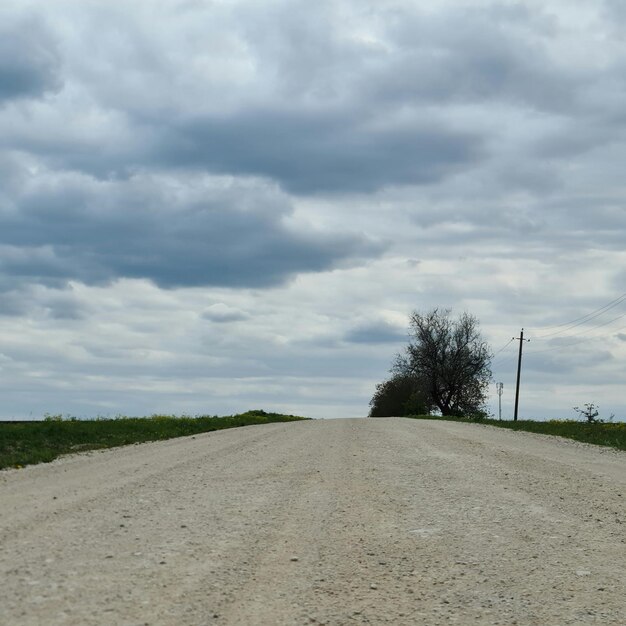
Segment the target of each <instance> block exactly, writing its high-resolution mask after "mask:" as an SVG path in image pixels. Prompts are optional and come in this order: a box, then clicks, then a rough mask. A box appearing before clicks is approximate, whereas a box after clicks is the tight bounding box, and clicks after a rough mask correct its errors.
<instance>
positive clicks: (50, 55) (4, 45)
mask: <svg viewBox="0 0 626 626" xmlns="http://www.w3.org/2000/svg"><path fill="white" fill-rule="evenodd" d="M60 86H61V79H60V56H59V53H58V50H57V46H56V42H55V40H54V38H53V37H52V36H51V34H50V33H49V32H48V30H47V29H46V28H45V26H44V25H43V24H42V23H41V22H40V21H39V20H37V19H34V18H32V19H21V20H15V21H13V20H8V21H7V22H5V23H4V24H2V23H0V103H2V102H3V101H8V100H13V99H17V98H36V97H39V96H41V95H43V94H44V93H46V92H47V91H54V90H57V89H59V88H60Z"/></svg>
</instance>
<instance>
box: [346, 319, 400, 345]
mask: <svg viewBox="0 0 626 626" xmlns="http://www.w3.org/2000/svg"><path fill="white" fill-rule="evenodd" d="M407 337H408V335H407V329H406V328H398V327H397V326H394V325H392V324H389V323H388V322H384V321H379V322H369V323H365V324H360V325H358V326H356V327H354V328H353V329H351V330H350V331H348V332H347V333H346V334H345V336H344V340H345V341H347V342H349V343H364V344H377V343H391V344H400V343H402V342H403V341H405V342H406V341H407Z"/></svg>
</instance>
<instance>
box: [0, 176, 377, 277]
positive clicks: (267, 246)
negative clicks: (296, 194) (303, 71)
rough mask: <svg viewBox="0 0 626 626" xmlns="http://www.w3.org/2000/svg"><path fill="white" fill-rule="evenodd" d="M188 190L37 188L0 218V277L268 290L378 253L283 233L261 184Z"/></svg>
mask: <svg viewBox="0 0 626 626" xmlns="http://www.w3.org/2000/svg"><path fill="white" fill-rule="evenodd" d="M170 182H171V181H170ZM193 187H194V185H193V183H190V184H189V188H188V189H186V190H184V191H182V190H181V188H180V186H179V185H177V184H176V183H171V184H170V185H169V186H168V185H167V184H164V183H163V181H159V180H155V179H152V178H147V179H142V178H141V177H139V178H134V179H131V180H130V181H117V182H115V181H109V182H106V183H102V182H101V183H95V182H94V181H92V180H90V179H85V178H84V177H83V178H74V179H69V180H65V181H58V180H55V179H52V180H51V181H50V182H48V183H47V184H36V185H35V187H34V188H33V189H32V190H29V191H26V192H24V193H22V194H21V196H20V198H19V202H18V207H19V208H18V210H12V209H10V208H5V210H3V211H0V270H2V272H3V273H4V274H5V275H7V276H11V277H13V279H14V281H37V282H41V283H43V284H47V285H50V286H62V285H63V284H65V283H66V282H67V281H68V280H71V279H74V280H79V281H82V282H84V283H86V284H94V283H103V282H109V281H111V280H114V279H116V278H121V277H126V278H146V279H149V280H151V281H153V282H154V283H156V284H157V285H159V286H161V287H166V288H175V287H198V286H206V285H219V286H227V287H251V286H256V287H267V286H272V285H277V284H280V283H282V282H284V281H285V280H287V279H288V278H289V277H290V276H292V275H293V274H296V273H298V272H311V271H324V270H328V269H331V268H333V267H335V266H336V265H337V264H338V263H342V262H350V261H351V260H354V259H359V258H361V259H362V258H366V257H370V256H376V255H377V254H379V253H380V251H381V247H380V245H378V244H375V243H373V242H372V241H369V240H367V239H365V238H363V237H356V236H342V235H338V234H332V235H325V234H324V233H320V232H315V231H311V232H296V231H295V230H294V229H291V228H288V227H287V226H285V224H284V219H285V217H287V216H289V214H290V213H291V207H290V205H289V203H288V202H287V200H286V199H285V198H284V197H283V196H282V195H281V194H278V193H276V192H273V191H271V190H268V189H266V188H263V187H262V186H259V187H255V186H251V185H238V184H232V185H230V184H229V185H226V186H222V187H221V188H220V186H219V185H217V186H215V187H213V186H211V185H208V186H207V185H200V186H199V187H196V188H195V189H193ZM190 189H192V190H190Z"/></svg>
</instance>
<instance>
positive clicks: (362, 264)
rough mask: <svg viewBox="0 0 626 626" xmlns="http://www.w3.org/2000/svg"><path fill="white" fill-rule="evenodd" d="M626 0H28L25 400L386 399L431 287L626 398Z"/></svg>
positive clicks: (511, 347)
mask: <svg viewBox="0 0 626 626" xmlns="http://www.w3.org/2000/svg"><path fill="white" fill-rule="evenodd" d="M625 6H626V5H624V3H623V2H621V1H620V0H604V1H603V0H598V1H597V2H593V3H581V6H578V5H576V6H574V5H572V3H571V2H568V1H565V0H563V1H561V0H550V1H548V2H545V1H541V2H540V1H539V0H537V1H535V0H526V1H522V2H507V1H506V0H502V1H500V2H492V1H486V0H485V1H481V0H438V1H437V2H434V3H423V2H416V1H409V0H389V1H387V0H332V1H331V0H328V1H326V0H319V1H316V2H310V1H308V0H306V1H305V0H291V1H285V0H283V1H274V0H167V1H163V2H158V3H155V2H153V1H147V0H137V1H133V2H122V1H121V0H119V1H117V0H107V1H106V2H105V1H103V0H80V1H79V0H74V1H71V0H54V1H53V2H39V1H37V2H34V1H28V0H3V1H2V3H1V4H0V394H1V395H0V398H1V401H0V418H11V417H12V418H29V417H32V418H40V417H41V416H42V415H43V414H44V413H45V412H49V413H65V414H73V415H78V416H95V415H115V414H117V413H125V414H130V415H146V414H151V413H155V412H167V413H176V414H181V413H190V414H198V413H203V414H206V413H211V414H214V413H219V414H223V413H231V412H236V411H242V410H246V409H249V408H265V409H267V410H280V411H285V412H290V413H300V414H305V415H310V416H315V417H339V416H349V415H350V416H352V415H366V414H367V410H368V402H369V399H370V398H371V395H372V393H373V390H374V386H375V384H376V383H377V382H380V381H381V380H383V379H384V378H385V377H386V376H387V372H388V368H389V366H390V364H391V361H392V359H393V357H394V354H395V353H397V352H398V351H399V350H401V349H402V347H403V346H404V345H405V343H406V330H407V320H408V315H409V313H410V312H411V311H412V310H415V309H417V310H421V311H424V310H427V309H430V308H432V307H442V308H450V309H452V311H453V312H454V313H460V312H461V311H464V310H466V311H469V312H470V313H473V314H475V315H476V316H477V317H478V318H479V319H480V322H481V327H482V329H483V332H484V335H485V337H486V339H487V340H488V341H489V342H490V344H491V346H492V348H493V351H494V352H497V355H496V360H495V362H494V385H493V386H492V387H493V389H492V392H493V393H492V395H491V398H490V406H491V408H492V410H494V411H497V409H496V407H497V402H496V398H497V396H496V395H495V381H502V382H503V383H504V395H503V412H504V415H505V416H510V414H511V407H512V404H513V391H514V383H515V366H516V351H517V342H514V341H513V342H510V343H508V345H507V342H509V340H510V339H511V337H513V336H514V335H515V336H519V331H520V328H521V327H525V329H526V331H525V334H526V336H527V337H530V338H531V342H530V343H529V344H526V345H525V347H524V350H525V357H524V370H523V378H522V397H521V404H520V415H521V416H522V417H537V418H539V417H557V416H558V417H574V412H573V411H572V407H573V406H574V405H576V404H580V403H584V402H595V403H597V404H599V405H600V409H601V414H607V415H608V414H609V413H611V412H615V413H616V414H617V416H618V417H621V418H626V396H625V394H624V387H625V385H624V383H625V372H626V366H625V364H626V298H621V297H620V296H622V295H623V294H624V293H625V292H626V245H625V244H626V178H625V176H624V163H626V40H625V39H624V36H623V24H624V19H625V18H626V9H625V8H624V7H625ZM570 322H571V323H570Z"/></svg>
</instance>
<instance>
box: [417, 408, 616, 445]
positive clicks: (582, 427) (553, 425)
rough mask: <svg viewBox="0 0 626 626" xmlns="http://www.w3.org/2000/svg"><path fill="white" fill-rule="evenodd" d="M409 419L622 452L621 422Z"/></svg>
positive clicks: (418, 416)
mask: <svg viewBox="0 0 626 626" xmlns="http://www.w3.org/2000/svg"><path fill="white" fill-rule="evenodd" d="M410 417H411V418H412V419H425V420H448V421H453V422H472V423H478V424H489V425H490V426H497V427H498V428H508V429H510V430H524V431H527V432H531V433H540V434H542V435H558V436H559V437H567V438H568V439H575V440H576V441H583V442H585V443H593V444H595V445H598V446H609V447H611V448H617V449H618V450H626V423H625V422H615V423H613V422H605V423H597V424H588V423H587V422H578V421H574V420H550V421H548V422H537V421H534V420H518V421H517V422H513V421H509V420H503V421H499V420H494V419H467V418H463V417H439V416H435V415H411V416H410Z"/></svg>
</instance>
